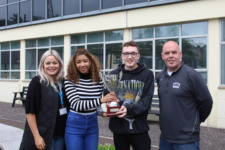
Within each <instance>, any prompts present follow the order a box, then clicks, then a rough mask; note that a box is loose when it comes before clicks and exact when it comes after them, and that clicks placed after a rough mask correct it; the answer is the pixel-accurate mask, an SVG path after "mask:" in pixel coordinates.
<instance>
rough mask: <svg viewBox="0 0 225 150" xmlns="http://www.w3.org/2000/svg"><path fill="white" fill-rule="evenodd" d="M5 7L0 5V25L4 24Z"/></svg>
mask: <svg viewBox="0 0 225 150" xmlns="http://www.w3.org/2000/svg"><path fill="white" fill-rule="evenodd" d="M5 20H6V7H5V6H4V7H0V27H2V26H5Z"/></svg>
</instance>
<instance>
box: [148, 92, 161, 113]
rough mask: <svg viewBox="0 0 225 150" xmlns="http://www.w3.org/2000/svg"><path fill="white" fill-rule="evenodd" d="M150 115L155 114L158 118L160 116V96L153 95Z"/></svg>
mask: <svg viewBox="0 0 225 150" xmlns="http://www.w3.org/2000/svg"><path fill="white" fill-rule="evenodd" d="M148 113H149V114H154V115H156V116H159V115H160V111H159V97H158V95H153V98H152V104H151V108H150V109H149V110H148Z"/></svg>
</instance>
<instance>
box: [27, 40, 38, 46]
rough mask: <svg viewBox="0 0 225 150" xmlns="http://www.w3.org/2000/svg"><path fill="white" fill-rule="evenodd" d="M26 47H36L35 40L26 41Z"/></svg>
mask: <svg viewBox="0 0 225 150" xmlns="http://www.w3.org/2000/svg"><path fill="white" fill-rule="evenodd" d="M26 47H36V40H26Z"/></svg>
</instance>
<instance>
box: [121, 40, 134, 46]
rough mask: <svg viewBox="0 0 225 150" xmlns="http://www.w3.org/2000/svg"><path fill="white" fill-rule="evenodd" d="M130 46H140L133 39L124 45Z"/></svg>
mask: <svg viewBox="0 0 225 150" xmlns="http://www.w3.org/2000/svg"><path fill="white" fill-rule="evenodd" d="M128 46H132V47H137V48H138V46H137V43H136V42H135V41H133V40H131V41H128V42H125V43H124V44H123V47H128Z"/></svg>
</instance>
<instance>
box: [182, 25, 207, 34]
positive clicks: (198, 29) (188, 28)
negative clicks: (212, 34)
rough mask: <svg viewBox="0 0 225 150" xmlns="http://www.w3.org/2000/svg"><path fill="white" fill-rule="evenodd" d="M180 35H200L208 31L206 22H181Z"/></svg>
mask: <svg viewBox="0 0 225 150" xmlns="http://www.w3.org/2000/svg"><path fill="white" fill-rule="evenodd" d="M181 29H182V35H199V34H200V35H201V34H207V33H208V24H207V22H196V23H186V24H182V27H181Z"/></svg>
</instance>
